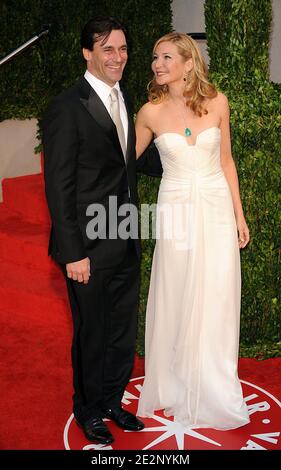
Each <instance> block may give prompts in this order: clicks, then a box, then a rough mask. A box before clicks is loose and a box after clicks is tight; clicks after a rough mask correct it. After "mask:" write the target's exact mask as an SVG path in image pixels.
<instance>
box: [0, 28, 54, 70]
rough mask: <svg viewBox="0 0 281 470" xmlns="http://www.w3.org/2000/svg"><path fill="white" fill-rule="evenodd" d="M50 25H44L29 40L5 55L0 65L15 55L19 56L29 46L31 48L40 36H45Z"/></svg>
mask: <svg viewBox="0 0 281 470" xmlns="http://www.w3.org/2000/svg"><path fill="white" fill-rule="evenodd" d="M49 29H50V25H49V24H47V25H44V26H42V28H41V29H40V31H39V32H38V33H37V34H36V35H35V36H33V37H32V38H31V39H29V40H28V41H26V42H25V43H23V44H22V45H21V46H19V47H17V48H16V49H15V50H14V51H12V52H10V54H8V55H6V57H4V58H3V59H1V60H0V65H3V64H5V63H6V62H8V61H9V60H10V59H12V58H13V57H14V56H15V55H17V54H19V53H20V52H22V51H24V50H25V49H27V48H28V47H29V46H31V45H32V44H33V43H34V42H36V41H38V39H39V38H40V37H42V36H45V35H46V34H48V33H49Z"/></svg>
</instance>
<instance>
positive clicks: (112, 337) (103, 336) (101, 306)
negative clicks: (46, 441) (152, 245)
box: [43, 18, 157, 443]
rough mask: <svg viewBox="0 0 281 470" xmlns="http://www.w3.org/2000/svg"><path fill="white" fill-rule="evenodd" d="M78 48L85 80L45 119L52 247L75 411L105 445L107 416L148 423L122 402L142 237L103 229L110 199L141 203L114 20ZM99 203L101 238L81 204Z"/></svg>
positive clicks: (136, 425) (98, 26)
mask: <svg viewBox="0 0 281 470" xmlns="http://www.w3.org/2000/svg"><path fill="white" fill-rule="evenodd" d="M81 45H82V50H83V55H84V58H85V60H86V62H87V71H86V73H85V75H84V77H83V78H81V79H80V80H79V81H78V82H77V83H76V84H75V85H74V86H73V87H72V88H70V89H68V90H66V91H64V92H63V93H62V94H60V95H59V96H58V97H57V98H56V99H55V100H54V101H53V103H52V104H51V105H50V107H49V108H48V110H47V112H46V114H45V117H44V120H43V146H44V157H45V158H44V160H45V183H46V197H47V202H48V206H49V210H50V214H51V219H52V230H51V235H50V244H49V253H50V254H51V255H52V257H53V258H54V259H55V260H56V261H57V262H58V263H59V264H60V265H61V266H62V267H63V269H64V272H65V277H66V282H67V288H68V293H69V299H70V304H71V310H72V317H73V328H74V332H73V344H72V365H73V384H74V396H73V402H74V405H73V411H74V416H75V418H76V421H77V423H78V424H79V425H80V426H81V427H82V428H83V430H84V433H85V435H86V436H87V438H88V439H90V440H92V441H97V442H100V443H110V442H112V441H113V436H112V435H111V433H110V431H109V429H108V428H107V426H106V424H105V422H104V421H103V418H104V417H107V418H110V419H113V420H114V421H115V422H116V423H117V424H118V425H119V426H120V427H121V428H123V429H127V430H131V431H138V430H141V429H143V427H144V425H143V423H142V422H141V421H140V420H139V419H138V418H136V416H134V415H133V414H131V413H128V412H127V411H125V410H123V409H122V407H121V399H122V396H123V393H124V390H125V387H126V385H127V383H128V381H129V378H130V373H131V370H132V366H133V358H134V350H135V338H136V318H137V302H138V294H139V265H140V246H139V240H138V239H137V238H136V239H132V238H129V239H124V237H122V236H120V234H119V233H117V237H115V238H113V239H112V237H110V234H109V227H108V217H109V216H110V203H109V196H111V197H114V201H115V204H116V207H117V211H118V210H119V208H120V206H121V205H122V204H124V203H130V204H133V205H135V206H136V205H137V189H136V156H135V130H134V123H133V120H132V117H131V114H130V110H129V108H128V102H127V97H126V94H125V92H124V91H123V90H121V89H120V86H119V80H120V79H121V77H122V73H123V70H124V68H125V65H126V62H127V44H126V36H125V30H124V27H123V26H122V24H120V23H119V22H118V21H117V20H116V19H114V18H96V19H93V20H90V21H89V22H88V23H87V24H86V25H85V27H84V29H83V31H82V35H81ZM141 164H142V163H141V160H140V165H141ZM146 165H147V161H146V160H145V159H143V166H144V167H145V166H146ZM148 166H149V165H148ZM144 171H146V170H144ZM147 172H148V173H149V172H150V173H151V174H153V170H152V171H150V170H148V171H147ZM156 174H157V172H156ZM95 203H96V204H101V205H102V206H103V208H104V209H105V214H106V218H107V220H102V224H103V229H104V230H105V233H106V236H105V237H104V236H103V237H94V236H92V235H93V234H92V233H90V232H91V230H89V227H90V225H89V221H90V220H91V219H92V217H89V216H88V215H87V210H89V207H91V205H92V204H95ZM88 213H89V212H88ZM90 213H91V214H92V215H93V211H90ZM111 215H112V214H111ZM115 216H116V214H115ZM123 219H124V217H123ZM121 220H122V217H121V216H119V215H118V216H117V222H120V221H121ZM131 222H132V221H131ZM133 228H134V230H135V229H136V227H133ZM134 230H133V231H134ZM103 233H104V231H103ZM111 235H112V234H111Z"/></svg>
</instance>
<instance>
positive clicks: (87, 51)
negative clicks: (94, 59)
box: [82, 48, 92, 61]
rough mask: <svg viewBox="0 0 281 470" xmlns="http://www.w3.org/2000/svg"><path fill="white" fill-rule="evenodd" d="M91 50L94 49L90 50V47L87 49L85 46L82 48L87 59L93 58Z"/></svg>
mask: <svg viewBox="0 0 281 470" xmlns="http://www.w3.org/2000/svg"><path fill="white" fill-rule="evenodd" d="M91 52H92V51H89V49H85V48H83V49H82V53H83V57H84V59H85V60H87V61H88V60H91Z"/></svg>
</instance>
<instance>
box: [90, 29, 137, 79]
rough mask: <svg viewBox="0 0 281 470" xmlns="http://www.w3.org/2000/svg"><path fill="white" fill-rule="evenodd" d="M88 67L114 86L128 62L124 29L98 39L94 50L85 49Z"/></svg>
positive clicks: (96, 75)
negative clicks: (105, 37) (105, 38)
mask: <svg viewBox="0 0 281 470" xmlns="http://www.w3.org/2000/svg"><path fill="white" fill-rule="evenodd" d="M83 55H84V58H85V59H86V61H87V69H88V70H89V72H90V73H92V74H93V75H94V76H95V77H97V78H99V79H100V80H102V81H103V82H105V83H106V84H107V85H109V86H110V87H113V86H114V85H115V83H116V82H118V81H119V80H120V79H121V78H122V74H123V70H124V68H125V65H126V63H127V59H128V53H127V43H126V38H125V35H124V33H123V31H121V30H119V29H116V30H113V31H111V33H110V35H109V36H108V38H107V40H106V41H104V38H101V39H98V41H97V42H95V44H94V47H93V50H92V51H89V50H88V49H83Z"/></svg>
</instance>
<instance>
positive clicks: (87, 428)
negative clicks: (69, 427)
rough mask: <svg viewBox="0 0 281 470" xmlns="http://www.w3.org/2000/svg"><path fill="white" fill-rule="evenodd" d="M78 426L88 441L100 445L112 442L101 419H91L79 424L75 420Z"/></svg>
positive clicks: (111, 437) (109, 433) (110, 435)
mask: <svg viewBox="0 0 281 470" xmlns="http://www.w3.org/2000/svg"><path fill="white" fill-rule="evenodd" d="M76 422H77V424H78V426H80V428H82V429H83V431H84V434H85V436H86V437H87V439H88V440H89V441H96V442H99V443H100V444H110V443H111V442H113V441H114V439H113V436H112V434H111V432H110V431H109V429H108V428H107V426H106V424H105V423H104V422H103V420H102V419H101V418H92V419H89V420H88V421H86V422H85V423H83V424H81V423H79V422H78V421H77V420H76Z"/></svg>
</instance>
